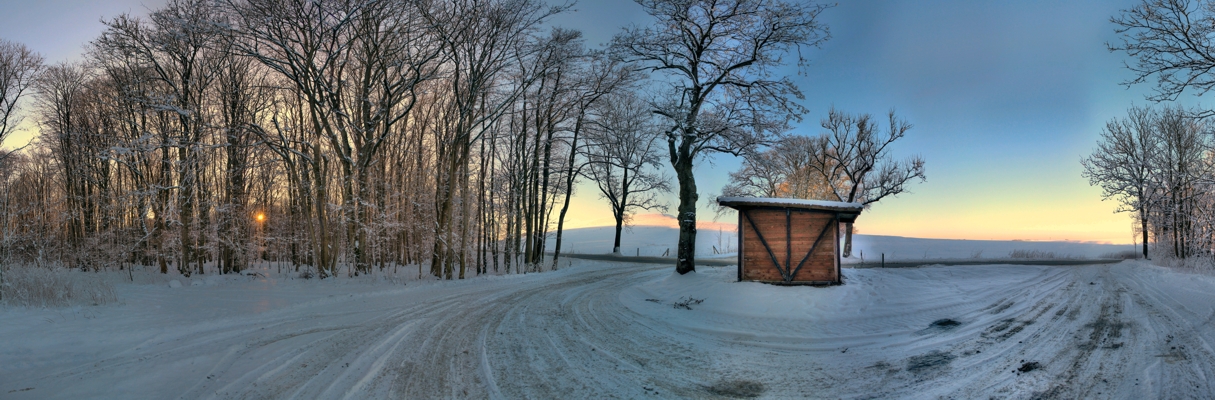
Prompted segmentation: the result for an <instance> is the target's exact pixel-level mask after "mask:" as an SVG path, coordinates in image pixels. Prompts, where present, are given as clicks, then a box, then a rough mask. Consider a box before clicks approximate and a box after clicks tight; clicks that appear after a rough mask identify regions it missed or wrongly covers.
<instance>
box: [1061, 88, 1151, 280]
mask: <svg viewBox="0 0 1215 400" xmlns="http://www.w3.org/2000/svg"><path fill="white" fill-rule="evenodd" d="M1155 119H1156V115H1155V112H1153V111H1152V110H1151V109H1150V108H1146V107H1132V108H1131V109H1130V110H1128V111H1127V117H1126V118H1122V119H1113V120H1110V121H1109V122H1106V124H1105V128H1103V129H1102V130H1101V141H1099V142H1097V149H1096V150H1094V151H1093V154H1091V155H1089V156H1088V157H1085V158H1084V159H1081V160H1080V164H1081V165H1082V166H1083V167H1084V171H1083V172H1082V173H1081V174H1082V176H1084V177H1085V178H1088V181H1089V184H1090V185H1094V186H1100V187H1101V196H1102V197H1103V198H1104V199H1107V200H1108V199H1116V200H1118V202H1119V203H1121V207H1119V208H1118V210H1117V211H1118V212H1135V213H1138V214H1139V216H1138V219H1139V223H1140V227H1141V230H1142V234H1143V258H1148V212H1149V210H1150V208H1151V205H1152V203H1153V201H1154V200H1153V198H1154V195H1155V190H1153V189H1154V187H1153V182H1152V167H1153V160H1152V157H1153V153H1155V150H1156V149H1157V148H1159V143H1158V142H1159V141H1160V136H1159V135H1158V134H1157V133H1156V125H1155Z"/></svg>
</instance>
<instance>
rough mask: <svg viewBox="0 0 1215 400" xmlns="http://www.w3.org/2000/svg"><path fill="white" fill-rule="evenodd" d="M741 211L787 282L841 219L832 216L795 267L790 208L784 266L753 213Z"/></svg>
mask: <svg viewBox="0 0 1215 400" xmlns="http://www.w3.org/2000/svg"><path fill="white" fill-rule="evenodd" d="M740 211H742V215H743V218H745V219H746V220H747V224H749V225H751V230H752V231H755V236H756V237H757V238H759V243H760V244H762V245H764V250H767V251H768V257H769V258H770V259H771V260H772V266H774V267H776V270H777V271H778V272H780V276H781V279H782V280H784V281H785V282H792V281H793V277H795V276H797V273H798V272H800V271H801V270H802V267H803V266H805V265H806V261H807V260H809V259H810V256H811V255H813V254H814V250H816V249H818V246H819V244H821V243H822V242H823V238H824V237H826V235H827V231H828V230H829V229H830V228H831V227H832V226H835V224H836V223H837V221H839V216H838V215H836V216H833V217H832V218H831V221H829V222H827V224H826V225H824V226H823V230H822V231H820V232H819V233H818V238H816V239H815V240H814V245H813V246H810V250H809V251H807V252H806V255H805V256H804V257H802V260H801V262H799V263H797V268H796V269H794V268H792V267H791V265H790V264H789V263H790V262H791V261H792V259H793V244H792V243H793V223H792V222H793V221H792V217H791V215H790V210H788V209H786V210H785V265H783V266H782V265H781V263H780V261H779V260H777V259H776V253H773V252H772V246H770V245H769V244H768V240H767V239H764V234H763V233H761V232H760V231H759V226H757V225H755V221H753V220H752V219H751V213H749V212H748V211H749V210H740Z"/></svg>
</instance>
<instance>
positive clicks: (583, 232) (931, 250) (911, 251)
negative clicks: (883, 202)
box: [547, 224, 1139, 263]
mask: <svg viewBox="0 0 1215 400" xmlns="http://www.w3.org/2000/svg"><path fill="white" fill-rule="evenodd" d="M719 225H722V224H719ZM614 229H615V228H612V227H597V228H579V229H571V230H568V231H565V233H564V234H563V237H562V246H561V247H562V250H561V251H563V252H568V253H583V254H605V253H611V252H612V237H613V234H614ZM735 229H736V228H735V227H734V226H733V225H730V226H725V227H723V228H722V229H700V230H699V231H698V232H697V233H698V234H697V235H696V252H697V255H698V256H701V257H712V256H715V255H716V256H720V255H728V254H735V253H736V252H737V251H738V236H737V234H736V233H735V232H736V231H735ZM622 236H623V237H622V238H621V241H620V247H621V253H623V254H624V255H626V256H628V255H642V256H661V255H662V254H663V253H664V252H667V251H670V252H671V253H670V256H674V252H675V244H676V243H677V242H678V239H679V230H678V229H676V228H670V227H664V226H636V227H633V228H631V229H626V230H625V231H624V235H622ZM555 242H556V241H555V240H554V239H553V238H551V237H550V238H549V240H548V247H547V248H549V249H551V248H554V247H556V243H555ZM852 248H853V254H852V257H851V258H849V259H847V260H845V261H844V262H846V263H850V262H851V263H855V262H861V261H862V257H863V258H864V260H863V261H867V262H872V261H877V260H880V259H881V256H882V254H885V255H886V260H887V261H914V260H923V259H975V258H980V259H1008V258H1010V254H1012V253H1014V252H1017V253H1020V254H1022V255H1030V256H1033V255H1040V256H1045V257H1031V258H1071V259H1093V258H1101V257H1104V256H1107V255H1111V254H1115V253H1119V252H1127V251H1130V252H1134V251H1137V250H1139V249H1137V248H1136V247H1135V246H1133V245H1129V244H1120V245H1114V244H1099V243H1081V242H1047V241H1022V240H942V239H919V238H908V237H899V236H881V235H859V234H858V235H854V236H853V243H852Z"/></svg>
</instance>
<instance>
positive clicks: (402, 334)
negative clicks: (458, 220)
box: [0, 261, 1215, 398]
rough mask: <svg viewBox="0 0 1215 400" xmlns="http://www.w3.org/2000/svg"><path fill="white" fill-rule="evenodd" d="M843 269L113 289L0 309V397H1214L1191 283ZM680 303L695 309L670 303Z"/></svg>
mask: <svg viewBox="0 0 1215 400" xmlns="http://www.w3.org/2000/svg"><path fill="white" fill-rule="evenodd" d="M845 274H846V276H847V277H848V278H847V279H848V281H847V284H846V285H843V286H838V287H831V288H811V287H774V286H769V285H762V284H754V283H734V282H730V280H731V278H732V277H733V270H732V269H731V268H730V267H723V268H702V270H701V271H700V272H699V273H697V274H693V275H691V276H677V275H673V274H672V273H671V269H670V268H669V267H665V266H656V265H644V264H622V263H607V262H593V261H587V262H583V263H581V265H576V266H575V267H574V268H569V269H565V270H561V271H557V272H552V273H544V274H530V275H525V276H508V277H490V278H481V279H473V280H469V281H463V282H441V283H435V282H432V283H426V284H417V285H415V284H410V286H408V287H406V288H404V289H399V288H390V287H389V288H386V287H384V286H382V285H381V286H375V285H336V286H335V285H332V284H326V283H318V282H315V281H310V282H308V283H306V284H303V283H297V282H287V281H278V282H276V281H261V280H258V281H255V282H241V281H228V280H223V279H220V280H219V281H218V284H215V285H203V286H198V287H189V286H187V287H185V288H180V289H176V290H174V289H169V288H167V287H163V285H155V286H153V285H130V286H129V287H123V288H120V296H121V298H122V299H123V301H124V302H125V303H126V304H125V305H119V306H102V307H92V308H84V309H75V310H69V311H53V310H14V309H6V310H0V345H2V346H0V398H82V397H90V398H92V397H106V398H177V397H182V398H402V397H405V398H487V397H488V398H648V397H656V398H726V397H745V396H752V395H757V396H760V397H772V398H789V397H809V398H818V397H831V398H836V397H849V398H936V397H939V396H947V397H957V398H980V397H981V398H987V397H997V398H1001V397H1005V398H1030V397H1038V398H1210V397H1212V393H1215V385H1213V384H1212V381H1215V325H1213V323H1215V321H1213V320H1215V280H1212V279H1211V278H1209V277H1205V276H1195V275H1187V274H1179V273H1175V272H1171V271H1168V270H1165V269H1163V268H1158V267H1153V266H1148V265H1144V264H1137V263H1131V262H1128V263H1121V264H1115V265H1104V266H1076V267H1042V266H1020V265H1019V266H1011V265H1008V266H965V267H944V266H933V267H923V268H909V269H847V270H845ZM211 279H218V278H211ZM224 279H227V278H224ZM242 279H243V278H242ZM688 298H692V299H699V300H703V303H700V304H696V303H691V304H690V307H691V309H690V310H688V309H676V308H675V307H673V306H672V303H674V302H676V301H680V300H681V299H684V300H686V299H688ZM183 309H185V310H188V312H184V313H183V311H182V310H183ZM934 322H935V324H934ZM1022 370H1023V371H1022Z"/></svg>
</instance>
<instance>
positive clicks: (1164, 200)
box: [1081, 0, 1215, 258]
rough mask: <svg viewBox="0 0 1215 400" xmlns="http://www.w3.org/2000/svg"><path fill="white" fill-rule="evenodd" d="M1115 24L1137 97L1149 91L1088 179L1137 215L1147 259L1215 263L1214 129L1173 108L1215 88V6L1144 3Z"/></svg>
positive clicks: (1104, 145) (1095, 158) (1120, 122)
mask: <svg viewBox="0 0 1215 400" xmlns="http://www.w3.org/2000/svg"><path fill="white" fill-rule="evenodd" d="M1110 21H1111V22H1112V23H1113V24H1114V25H1115V26H1116V32H1117V33H1118V34H1119V35H1120V36H1121V40H1120V41H1119V42H1116V43H1113V44H1110V45H1109V50H1110V51H1113V52H1121V53H1125V54H1126V55H1127V56H1129V58H1130V62H1128V63H1126V67H1127V69H1128V70H1130V72H1132V73H1133V78H1131V79H1129V80H1127V81H1125V82H1123V84H1124V85H1126V86H1128V87H1130V86H1134V85H1138V84H1141V83H1145V82H1152V83H1153V84H1154V85H1153V86H1154V87H1153V89H1154V92H1153V93H1152V94H1150V95H1148V96H1147V99H1148V100H1150V101H1153V102H1157V103H1166V104H1164V105H1163V106H1157V107H1132V108H1131V109H1130V110H1129V111H1128V112H1127V115H1126V117H1123V118H1115V119H1113V120H1110V121H1109V122H1107V123H1106V125H1105V127H1104V128H1103V129H1102V131H1101V136H1100V139H1099V142H1098V144H1097V148H1096V149H1095V150H1094V151H1093V153H1092V154H1091V155H1089V156H1087V157H1085V158H1083V159H1082V160H1081V164H1082V166H1083V168H1084V170H1083V172H1082V174H1083V176H1084V177H1085V178H1087V179H1089V182H1090V183H1091V184H1092V185H1095V186H1098V187H1100V188H1101V189H1102V195H1103V197H1104V198H1106V199H1114V200H1117V201H1118V202H1119V204H1120V207H1119V208H1118V210H1117V211H1118V212H1128V213H1132V214H1133V215H1134V220H1135V222H1136V223H1135V229H1134V230H1135V235H1136V236H1137V238H1138V239H1141V241H1142V246H1143V247H1142V252H1143V256H1144V257H1145V258H1147V257H1148V256H1149V249H1150V247H1151V246H1149V244H1152V243H1154V244H1155V245H1156V249H1157V254H1161V253H1163V254H1164V255H1166V256H1168V257H1175V258H1189V257H1194V256H1207V257H1209V256H1211V255H1213V254H1215V196H1213V195H1212V193H1213V192H1215V186H1212V185H1213V184H1215V129H1212V128H1213V127H1212V125H1211V124H1212V122H1211V120H1210V117H1212V116H1213V115H1215V113H1212V111H1211V110H1203V109H1197V108H1195V109H1187V108H1184V107H1181V106H1179V105H1170V104H1167V103H1169V102H1173V101H1175V100H1177V99H1178V98H1179V97H1180V96H1181V95H1182V94H1183V93H1186V92H1193V93H1194V94H1196V95H1203V94H1205V93H1206V92H1208V91H1210V90H1211V89H1212V88H1215V75H1213V74H1212V73H1211V71H1213V70H1215V50H1213V49H1215V2H1211V1H1209V0H1198V1H1190V0H1143V1H1141V2H1140V3H1138V4H1136V5H1134V6H1133V7H1130V8H1128V9H1125V10H1122V11H1121V12H1120V13H1119V14H1118V15H1115V16H1114V17H1112V18H1111V19H1110Z"/></svg>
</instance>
